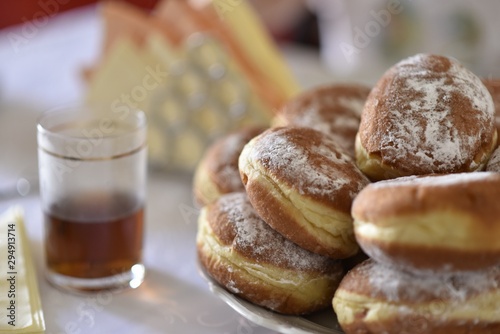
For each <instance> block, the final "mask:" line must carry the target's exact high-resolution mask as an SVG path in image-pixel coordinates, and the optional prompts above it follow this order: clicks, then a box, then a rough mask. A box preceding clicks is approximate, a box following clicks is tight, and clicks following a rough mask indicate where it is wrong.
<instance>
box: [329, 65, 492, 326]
mask: <svg viewBox="0 0 500 334" xmlns="http://www.w3.org/2000/svg"><path fill="white" fill-rule="evenodd" d="M494 115H495V109H494V104H493V101H492V97H491V95H490V93H489V92H488V90H487V88H486V87H485V86H484V85H483V83H482V82H481V80H480V79H478V78H477V77H476V76H475V75H473V74H472V73H471V72H469V71H468V70H466V69H465V68H464V67H463V66H462V65H460V64H459V63H458V62H457V61H455V60H453V59H449V58H446V57H441V56H434V55H417V56H415V57H411V58H409V59H406V60H403V61H402V62H400V63H398V64H396V65H395V66H393V67H392V68H391V69H389V70H388V71H387V72H386V73H385V74H384V76H383V77H382V78H381V79H380V81H379V82H378V83H377V84H376V85H375V87H374V88H373V90H372V92H371V93H370V96H369V97H368V99H367V101H366V104H365V106H364V110H363V114H362V120H361V124H360V128H359V132H358V135H357V138H356V156H357V162H358V166H359V167H360V168H361V170H363V172H364V173H365V174H366V175H368V176H369V177H370V178H371V179H372V180H383V181H380V182H376V183H372V184H370V185H368V186H367V187H366V188H365V189H363V190H362V191H361V192H360V194H359V195H358V196H357V197H356V199H355V200H354V203H353V206H352V215H353V217H354V232H355V237H356V240H357V242H358V244H359V245H360V247H361V248H362V249H363V250H364V252H365V253H366V254H367V255H368V256H369V257H370V259H369V260H367V261H365V262H363V263H362V264H360V265H358V266H356V267H355V268H354V269H353V270H351V271H350V272H349V273H348V274H347V275H346V276H345V277H344V279H343V280H342V282H341V284H340V286H339V288H338V290H337V291H336V294H335V297H334V299H333V308H334V310H335V312H336V314H337V317H338V320H339V323H340V324H341V326H342V328H343V329H344V331H345V332H346V333H389V334H391V333H409V334H410V333H415V334H416V333H446V334H454V333H500V205H499V203H498V198H500V174H498V173H493V172H480V173H479V172H477V171H481V170H484V169H485V167H486V166H488V167H486V168H487V169H488V170H495V168H497V170H498V157H497V158H495V155H493V157H492V158H491V159H490V157H491V155H492V152H493V150H494V149H495V147H496V145H497V130H496V126H495V118H494ZM495 161H496V162H495Z"/></svg>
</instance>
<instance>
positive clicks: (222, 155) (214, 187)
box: [193, 127, 265, 206]
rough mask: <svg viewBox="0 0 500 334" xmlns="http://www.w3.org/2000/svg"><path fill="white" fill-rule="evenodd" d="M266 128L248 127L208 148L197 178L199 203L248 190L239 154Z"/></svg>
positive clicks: (198, 169)
mask: <svg viewBox="0 0 500 334" xmlns="http://www.w3.org/2000/svg"><path fill="white" fill-rule="evenodd" d="M264 130H265V129H264V128H260V127H245V128H242V129H239V130H237V131H234V132H232V133H230V134H227V135H225V136H224V137H222V138H220V139H218V140H216V141H215V142H214V143H213V144H212V145H211V146H210V147H209V148H208V149H207V151H206V152H205V154H204V155H203V157H202V159H201V160H200V162H199V164H198V166H197V168H196V171H195V174H194V179H193V193H194V197H195V200H196V201H197V203H198V204H200V205H201V206H203V205H206V204H208V203H211V202H213V201H214V200H216V199H217V198H219V197H220V196H221V195H222V194H228V193H232V192H238V191H244V190H245V187H244V186H243V183H241V178H240V172H239V170H238V157H239V156H240V153H241V150H242V149H243V146H245V144H246V143H248V142H249V141H250V139H252V138H253V137H255V136H257V135H258V134H259V133H261V132H262V131H264Z"/></svg>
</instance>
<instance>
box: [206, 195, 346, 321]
mask: <svg viewBox="0 0 500 334" xmlns="http://www.w3.org/2000/svg"><path fill="white" fill-rule="evenodd" d="M197 247H198V257H199V260H200V263H201V265H202V266H203V267H205V268H206V270H207V272H208V273H209V275H211V276H212V277H213V278H214V279H215V280H217V281H218V282H219V283H220V284H222V285H223V286H224V287H225V288H226V289H227V290H229V291H230V292H232V293H234V294H236V295H238V296H241V297H242V298H245V299H247V300H249V301H251V302H253V303H255V304H258V305H261V306H263V307H266V308H269V309H271V310H273V311H276V312H280V313H286V314H306V313H311V312H314V311H317V310H320V309H324V308H326V307H328V306H329V305H331V299H332V298H333V294H334V292H335V290H336V288H337V286H338V284H339V282H340V279H341V278H342V276H343V269H342V266H341V265H340V263H339V262H338V261H335V260H332V259H329V258H327V257H324V256H320V255H317V254H313V253H311V252H308V251H306V250H304V249H302V248H300V247H299V246H297V245H295V244H294V243H292V242H291V241H288V240H287V239H285V238H284V237H283V236H281V235H280V234H279V233H278V232H276V231H274V230H273V229H272V228H271V227H269V225H267V224H266V223H265V222H264V221H262V219H261V218H260V217H259V216H258V215H257V213H256V212H255V211H254V209H253V208H252V206H251V204H250V202H249V201H248V199H247V196H246V194H245V193H232V194H228V195H223V196H222V197H220V198H219V199H218V200H217V201H216V202H214V203H212V204H210V205H208V206H207V207H205V208H203V209H202V212H201V214H200V216H199V226H198V236H197Z"/></svg>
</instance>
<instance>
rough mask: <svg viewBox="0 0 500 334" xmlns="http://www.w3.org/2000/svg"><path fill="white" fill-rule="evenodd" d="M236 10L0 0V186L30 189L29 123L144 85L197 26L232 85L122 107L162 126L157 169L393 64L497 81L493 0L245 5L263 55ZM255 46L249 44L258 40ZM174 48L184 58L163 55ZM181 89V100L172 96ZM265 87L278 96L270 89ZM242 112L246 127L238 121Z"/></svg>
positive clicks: (233, 2) (154, 2)
mask: <svg viewBox="0 0 500 334" xmlns="http://www.w3.org/2000/svg"><path fill="white" fill-rule="evenodd" d="M242 1H243V0H219V1H218V2H214V4H215V5H214V8H212V9H211V14H210V13H208V14H207V12H204V11H203V10H202V9H199V8H202V6H206V5H207V3H210V2H211V1H210V0H191V1H179V0H163V1H158V0H127V1H125V0H123V1H119V0H117V1H116V2H115V3H121V4H126V5H128V6H126V7H123V6H114V7H113V6H112V7H113V8H112V9H110V10H109V11H108V12H109V13H108V14H103V13H102V11H101V9H100V8H101V6H98V4H97V1H92V0H19V1H1V2H0V185H1V184H2V183H4V184H8V186H5V187H3V188H7V189H13V188H12V187H14V188H15V187H16V184H17V183H19V180H23V181H22V184H24V185H26V184H27V183H30V182H31V183H32V184H33V185H35V184H36V178H37V177H36V174H37V173H36V138H35V123H36V117H38V115H39V114H40V112H42V111H44V110H47V109H50V108H53V107H55V106H60V105H62V104H66V103H72V102H80V101H85V100H87V101H89V100H90V101H93V102H96V101H97V102H105V103H112V102H113V101H114V100H113V97H115V96H119V95H117V94H118V93H123V92H129V91H130V90H131V89H133V88H134V85H133V84H134V83H136V81H137V80H139V81H140V80H141V79H142V77H143V76H144V74H142V76H141V74H138V70H137V71H136V72H134V70H133V69H134V68H135V69H140V68H141V66H143V65H144V64H148V63H147V61H146V60H145V59H146V58H148V57H150V58H151V53H154V54H155V57H157V58H158V54H161V55H162V56H161V57H160V58H162V57H163V58H162V59H163V60H165V59H167V58H168V62H169V64H170V65H172V64H171V63H172V59H173V58H176V59H177V60H179V58H182V57H187V58H189V57H192V55H193V54H196V53H197V52H198V51H197V50H201V49H197V48H199V45H198V46H193V45H194V44H196V43H194V44H193V43H191V44H189V43H187V44H183V43H185V40H187V39H188V38H187V37H188V35H192V32H196V31H197V30H200V29H201V30H203V29H205V28H206V29H208V30H210V29H212V30H210V32H211V33H214V32H215V35H214V36H215V37H216V38H215V41H216V43H215V44H214V43H210V40H209V42H207V40H206V39H205V41H204V42H202V44H203V45H205V46H206V45H209V48H208V49H210V48H211V49H210V50H209V51H210V52H212V54H214V53H218V54H219V58H218V59H219V60H218V61H220V59H222V58H224V57H226V56H227V55H224V57H222V58H221V57H220V56H221V54H225V53H226V51H227V50H226V49H229V51H228V54H229V56H227V57H226V58H224V59H225V60H223V61H222V63H221V64H222V67H223V68H225V71H226V72H228V73H232V72H234V73H236V74H237V75H236V76H238V75H239V79H238V80H239V81H238V82H237V83H235V82H236V81H233V82H230V84H229V85H226V86H224V87H222V86H221V88H220V89H219V91H220V92H216V93H214V90H215V88H213V87H212V89H211V90H210V92H209V93H207V87H210V83H207V80H209V81H210V80H215V79H213V78H212V79H210V78H208V79H207V77H203V76H201V77H200V76H198V77H196V76H195V78H194V79H193V78H192V77H189V75H188V74H189V73H187V72H186V73H183V76H182V78H183V79H182V80H180V81H182V82H183V83H182V85H183V86H182V87H180V88H179V85H181V84H178V85H177V84H175V82H180V81H179V80H177V79H176V80H175V81H172V80H170V82H174V86H175V87H171V86H172V85H171V86H169V87H166V86H165V85H164V84H163V83H162V86H163V90H162V92H161V94H163V95H162V96H163V97H162V98H160V100H161V101H160V102H158V101H157V100H158V98H157V97H158V94H156V100H155V96H154V94H151V95H152V97H151V98H149V97H148V99H146V101H144V102H143V101H142V100H141V101H140V102H141V103H136V104H134V105H139V106H140V107H142V108H145V109H152V110H153V109H155V108H156V109H158V110H159V111H157V112H156V114H161V115H160V117H159V121H158V122H154V123H155V124H160V125H161V126H163V128H160V129H159V130H160V131H156V132H155V131H152V133H154V137H155V138H151V140H152V142H153V143H155V144H153V145H152V147H153V150H154V152H153V154H152V156H153V160H155V161H154V162H156V164H157V165H158V166H162V167H165V166H176V167H178V168H177V169H182V168H184V169H186V170H187V171H192V170H193V168H194V166H195V164H196V161H197V159H198V158H199V156H200V155H201V153H202V152H203V150H204V148H205V147H206V145H207V144H209V143H210V142H211V141H212V140H214V139H215V138H216V137H218V136H220V135H222V134H224V133H225V132H227V131H229V130H231V129H234V127H237V126H239V125H241V124H243V123H245V122H247V123H248V122H250V123H251V122H254V121H255V120H256V119H257V118H259V120H260V121H262V119H264V121H266V117H265V116H264V117H261V116H262V114H266V112H267V113H268V116H269V112H270V113H271V114H272V111H273V110H274V109H276V108H277V107H278V106H279V104H280V103H282V102H283V101H285V100H286V99H289V98H291V97H292V96H293V95H294V94H295V93H297V92H298V91H300V90H304V89H308V88H311V87H314V86H317V85H320V84H323V83H327V82H329V83H331V82H359V83H365V84H368V85H373V84H374V83H375V82H376V81H377V79H378V78H379V77H380V76H381V75H382V73H383V72H384V71H385V70H386V69H387V68H388V67H390V66H391V65H392V64H394V63H396V62H397V61H399V60H401V59H402V58H405V57H407V56H410V55H413V54H416V53H420V52H433V53H439V54H444V55H448V56H452V57H455V58H457V59H459V60H460V61H462V62H463V63H464V64H465V65H466V66H467V67H468V68H469V69H471V70H472V71H473V72H475V73H476V74H477V75H478V76H480V77H490V78H495V77H500V43H499V42H498V32H500V20H498V18H497V16H498V13H500V2H499V1H495V0H483V1H481V2H473V1H468V0H453V1H451V0H449V1H438V2H435V1H431V0H422V1H411V0H350V1H347V0H274V1H266V0H249V1H248V4H249V5H250V6H251V8H253V14H252V15H255V16H256V17H257V18H258V19H259V22H260V23H259V25H260V27H258V28H262V29H263V30H262V31H263V32H264V33H265V34H266V35H267V36H265V37H269V40H270V41H271V42H272V44H273V45H270V44H269V43H268V44H266V43H265V42H266V40H265V38H262V34H261V35H259V34H257V35H255V34H253V33H252V34H253V35H251V36H250V35H249V36H250V37H248V39H247V37H246V36H245V29H247V25H248V24H249V23H248V22H245V23H241V27H239V28H238V24H236V23H235V22H230V21H231V17H232V13H233V10H235V9H238V8H239V7H241V6H239V5H240V4H242V3H243V2H242ZM188 2H189V6H191V7H192V8H191V9H190V10H191V12H190V13H191V14H190V15H191V16H190V17H184V16H183V15H178V14H172V13H180V12H182V10H180V9H179V8H180V7H182V6H184V4H185V3H188ZM175 3H177V4H182V5H174V4H175ZM172 7H175V8H176V9H175V10H173V11H172V10H171V8H172ZM110 8H111V7H110ZM179 10H180V12H179ZM197 15H198V16H197ZM210 15H212V16H210ZM210 21H212V22H210ZM215 21H217V22H215ZM219 21H220V22H219ZM250 21H251V20H250ZM193 22H194V23H193ZM254 23H255V22H254ZM231 24H233V26H231ZM200 27H201V28H200ZM207 27H209V28H210V29H209V28H207ZM236 28H238V29H236ZM224 29H226V30H227V31H224ZM150 30H151V31H156V32H161V33H162V34H164V35H165V36H168V38H167V40H168V42H167V43H164V45H160V46H159V45H158V43H156V44H155V42H154V38H150V37H151V35H154V34H153V33H149V31H150ZM235 30H238V31H235ZM252 31H253V32H255V31H254V30H252ZM256 31H257V32H258V29H257V30H256ZM262 31H261V32H262ZM119 35H120V36H121V35H125V36H128V37H130V39H131V40H132V42H133V43H129V44H126V45H125V44H123V43H122V44H121V46H120V47H116V48H118V49H120V48H121V49H120V50H114V51H113V52H111V51H110V49H112V45H113V44H119V43H114V41H116V40H117V38H116V36H119ZM145 36H149V37H145ZM221 36H222V38H221ZM255 36H260V37H259V38H260V39H259V41H256V40H255ZM145 40H146V41H145ZM150 40H153V42H151V41H150ZM112 42H113V43H112ZM144 44H147V45H146V47H145V46H144ZM186 45H187V46H186ZM176 48H177V49H180V50H182V52H184V54H188V56H180V55H179V54H180V53H182V52H180V51H179V52H180V53H179V52H178V51H175V52H173V51H172V50H173V49H176ZM273 48H276V50H274V49H273ZM145 49H147V50H146V51H147V52H146V51H144V50H145ZM160 49H161V50H160ZM271 49H273V50H271ZM151 50H152V51H151ZM221 50H222V51H221ZM224 50H225V51H224ZM160 51H161V52H160ZM274 51H277V53H276V52H275V53H273V52H274ZM148 52H149V53H148ZM158 52H159V53H158ZM146 53H147V54H146ZM113 55H114V56H113ZM172 55H175V57H173V56H172ZM189 55H191V56H189ZM113 57H114V58H113ZM207 57H208V58H209V57H210V56H207ZM157 58H155V59H157ZM208 58H207V59H208ZM212 58H213V55H212ZM189 59H191V58H189ZM270 59H271V60H270ZM205 60H206V59H205ZM205 60H204V61H205ZM212 60H213V59H212ZM212 60H210V61H212ZM184 61H185V59H184ZM189 62H191V60H188V63H189ZM234 62H236V63H239V65H240V69H239V70H238V69H237V70H234V69H233V67H234V66H233V65H231V64H233V63H234ZM281 62H282V64H281ZM140 64H142V65H140ZM221 64H212V65H213V66H216V65H217V66H219V65H221ZM249 64H250V65H249ZM170 65H168V66H170ZM212 65H211V66H212ZM281 65H283V68H281V67H280V66H281ZM168 66H167V67H168ZM172 66H174V65H172ZM213 66H212V67H213ZM276 66H277V67H280V69H276ZM143 67H144V66H143ZM153 67H154V66H153ZM174 67H175V66H174ZM215 68H216V67H215ZM252 69H253V70H252ZM170 70H172V69H170ZM287 71H289V72H290V73H291V75H288V73H287ZM174 72H175V71H173V70H172V71H170V72H169V73H174ZM188 72H189V71H188ZM266 72H269V73H266ZM134 73H135V74H134ZM207 73H208V72H207ZM134 75H135V77H134ZM210 75H211V74H210ZM210 75H208V76H210ZM266 75H267V77H266ZM269 76H272V79H275V82H276V83H277V84H274V83H273V81H272V80H271V81H270V80H268V79H269ZM233 77H234V76H233ZM184 79H185V80H184ZM134 80H135V81H134ZM167 81H168V80H167ZM292 81H293V83H292ZM200 82H201V83H200ZM270 82H271V83H273V84H270ZM266 84H267V86H266ZM186 85H187V86H188V88H187V93H185V95H186V97H185V98H179V96H181V95H182V94H181V95H179V94H177V93H176V94H177V95H176V94H174V93H173V92H177V91H178V90H179V89H186V88H185V86H186ZM203 85H204V86H203ZM113 87H114V88H113ZM165 87H166V88H165ZM193 87H194V88H193ZM196 87H198V88H196ZM200 87H202V88H200ZM203 87H205V88H203ZM227 87H229V88H227ZM234 87H237V88H238V89H239V91H236V90H235V88H234ZM273 87H274V88H276V87H278V90H280V89H281V91H280V92H277V93H276V92H270V91H271V90H272V89H273ZM197 89H198V90H200V89H201V91H202V93H203V94H205V95H206V94H208V95H209V97H211V96H210V95H214V96H212V97H213V99H212V100H210V101H211V102H210V103H208V104H207V103H205V104H204V105H203V106H201V104H203V103H201V102H200V101H202V100H203V99H200V96H203V94H201V93H200V91H196V90H197ZM203 89H205V90H203ZM193 91H194V92H195V93H197V94H194V93H193ZM198 93H200V94H201V95H200V94H198ZM247 93H248V94H250V95H248V94H247ZM113 94H114V95H113ZM169 94H170V95H169ZM172 94H173V95H172ZM273 94H274V95H275V96H272V95H273ZM215 95H217V96H215ZM220 95H221V96H220ZM170 96H174V97H173V98H170ZM248 96H250V97H248ZM254 97H255V98H254ZM205 98H206V96H205ZM167 99H169V102H171V103H170V104H169V105H168V106H167V105H166V101H167ZM151 100H154V101H156V102H154V101H153V102H154V103H153V102H151ZM172 101H173V102H172ZM203 101H205V100H203ZM146 102H147V103H146ZM152 103H153V104H152ZM200 103H201V104H200ZM191 105H195V106H196V107H193V108H194V109H193V111H192V115H191V114H189V113H188V111H185V110H184V109H186V110H187V109H189V108H187V107H186V106H191ZM202 107H203V108H202ZM175 108H177V109H175ZM179 108H180V109H179ZM160 109H161V110H160ZM174 109H175V110H174ZM221 110H222V112H221ZM256 110H257V111H256ZM263 110H264V111H263ZM151 113H153V111H151ZM186 114H189V115H191V116H189V117H188V116H185V115H186ZM228 115H229V116H228ZM235 115H236V116H235ZM248 115H250V116H252V115H253V116H255V115H258V116H256V117H253V118H252V117H250V118H248V117H247V118H245V117H246V116H248ZM243 116H245V117H243ZM271 116H272V115H271ZM231 117H232V118H231ZM235 119H237V121H235ZM155 120H156V118H155ZM249 120H250V121H249ZM179 124H180V125H179ZM221 124H222V125H221ZM207 129H208V130H207ZM157 130H158V129H157ZM179 134H182V135H179ZM165 143H167V144H165ZM178 143H181V144H178ZM167 146H168V147H167ZM155 148H156V149H155ZM167 151H169V152H174V153H171V154H165V152H167ZM176 151H179V152H180V153H179V152H177V153H175V152H176ZM193 152H194V153H193ZM167 155H168V158H167ZM32 180H35V181H32ZM0 188H2V187H0ZM0 193H1V191H0Z"/></svg>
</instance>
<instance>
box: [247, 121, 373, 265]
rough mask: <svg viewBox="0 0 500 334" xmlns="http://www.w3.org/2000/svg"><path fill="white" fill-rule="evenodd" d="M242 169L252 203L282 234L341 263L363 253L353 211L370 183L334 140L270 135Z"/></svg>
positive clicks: (293, 132) (305, 134) (284, 132)
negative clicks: (354, 224) (356, 198)
mask: <svg viewBox="0 0 500 334" xmlns="http://www.w3.org/2000/svg"><path fill="white" fill-rule="evenodd" d="M239 169H240V174H241V178H242V181H243V184H244V185H245V189H246V192H247V194H248V197H249V200H250V202H251V203H252V205H253V207H254V208H255V210H256V211H257V213H258V214H259V215H260V216H261V217H262V219H264V221H265V222H266V223H268V224H269V225H270V226H271V227H272V228H274V229H275V230H276V231H278V232H279V233H281V234H282V235H284V236H285V237H286V238H288V239H289V240H291V241H293V242H295V243H296V244H297V245H299V246H300V247H302V248H304V249H307V250H309V251H311V252H314V253H318V254H321V255H325V256H329V257H332V258H335V259H342V258H347V257H350V256H353V255H354V254H356V253H357V251H358V249H359V247H358V245H357V244H356V241H355V239H354V233H353V225H352V217H351V214H350V209H351V205H352V201H353V199H354V197H355V196H356V195H357V194H358V193H359V192H360V191H361V189H363V188H364V187H365V186H366V185H367V184H368V183H369V180H368V179H367V178H366V177H365V176H364V175H363V174H362V173H361V172H360V171H359V169H358V168H357V167H356V165H355V163H354V161H353V160H352V159H351V158H350V157H349V156H348V155H346V154H345V153H343V150H342V149H341V148H340V147H339V146H338V145H337V144H336V143H335V141H334V140H333V139H332V138H331V137H330V136H328V135H326V134H324V133H322V132H319V131H317V130H314V129H311V128H305V127H281V128H271V129H268V130H266V131H265V132H263V133H262V134H260V135H259V136H257V137H255V138H254V139H252V140H251V141H250V142H249V143H248V144H247V145H245V147H244V148H243V151H242V152H241V155H240V158H239Z"/></svg>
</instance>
